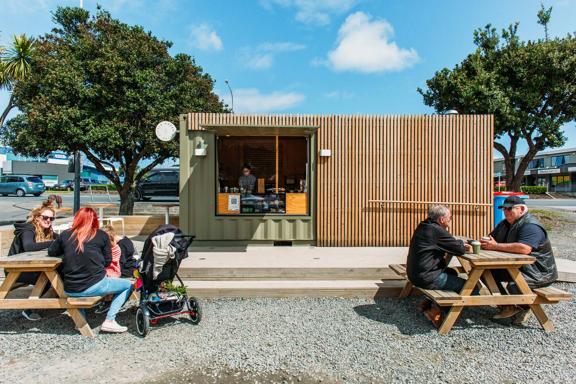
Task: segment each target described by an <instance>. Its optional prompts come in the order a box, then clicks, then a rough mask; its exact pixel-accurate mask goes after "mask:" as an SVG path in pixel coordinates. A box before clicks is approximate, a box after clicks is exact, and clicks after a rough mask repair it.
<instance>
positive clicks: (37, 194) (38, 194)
mask: <svg viewBox="0 0 576 384" xmlns="http://www.w3.org/2000/svg"><path fill="white" fill-rule="evenodd" d="M41 194H42V193H35V194H34V196H36V197H38V196H40V195H41Z"/></svg>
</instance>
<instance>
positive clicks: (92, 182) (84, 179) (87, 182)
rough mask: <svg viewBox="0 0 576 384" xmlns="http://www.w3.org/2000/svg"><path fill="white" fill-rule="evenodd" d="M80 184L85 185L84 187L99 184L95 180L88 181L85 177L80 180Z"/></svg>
mask: <svg viewBox="0 0 576 384" xmlns="http://www.w3.org/2000/svg"><path fill="white" fill-rule="evenodd" d="M82 182H83V183H84V184H86V185H90V184H99V183H98V180H96V179H89V178H87V177H85V178H82Z"/></svg>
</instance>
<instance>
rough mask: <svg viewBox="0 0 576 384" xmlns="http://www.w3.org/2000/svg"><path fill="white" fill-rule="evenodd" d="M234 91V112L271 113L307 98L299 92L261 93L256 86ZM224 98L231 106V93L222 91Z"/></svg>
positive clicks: (288, 107)
mask: <svg viewBox="0 0 576 384" xmlns="http://www.w3.org/2000/svg"><path fill="white" fill-rule="evenodd" d="M233 92H234V112H237V113H271V112H280V111H284V110H286V109H290V108H292V107H295V106H296V105H298V104H300V103H301V102H302V101H304V99H305V98H306V97H305V96H304V95H303V94H301V93H297V92H282V91H274V92H271V93H267V94H265V93H261V92H260V91H259V90H258V89H256V88H238V89H233ZM222 94H223V95H224V96H223V97H222V99H223V100H224V102H225V103H226V104H228V105H229V106H231V101H230V94H229V93H227V92H222V93H221V95H222Z"/></svg>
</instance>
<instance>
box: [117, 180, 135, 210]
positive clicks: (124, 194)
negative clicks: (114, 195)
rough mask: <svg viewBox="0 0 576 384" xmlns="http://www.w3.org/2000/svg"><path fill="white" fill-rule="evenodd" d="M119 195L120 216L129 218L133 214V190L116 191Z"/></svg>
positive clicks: (130, 188) (131, 188)
mask: <svg viewBox="0 0 576 384" xmlns="http://www.w3.org/2000/svg"><path fill="white" fill-rule="evenodd" d="M118 194H119V195H120V212H119V214H120V215H125V216H129V215H132V214H133V213H134V188H133V187H132V186H130V187H129V188H122V189H121V190H120V191H118Z"/></svg>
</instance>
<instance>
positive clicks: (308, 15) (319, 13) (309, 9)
mask: <svg viewBox="0 0 576 384" xmlns="http://www.w3.org/2000/svg"><path fill="white" fill-rule="evenodd" d="M260 3H261V4H262V6H264V8H266V9H270V10H271V9H273V8H274V6H279V7H282V8H295V9H296V20H298V21H300V22H302V23H304V24H313V25H327V24H329V23H330V21H331V18H332V16H333V15H339V14H343V13H346V12H348V11H349V10H350V9H352V7H354V5H356V3H358V0H261V1H260Z"/></svg>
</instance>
